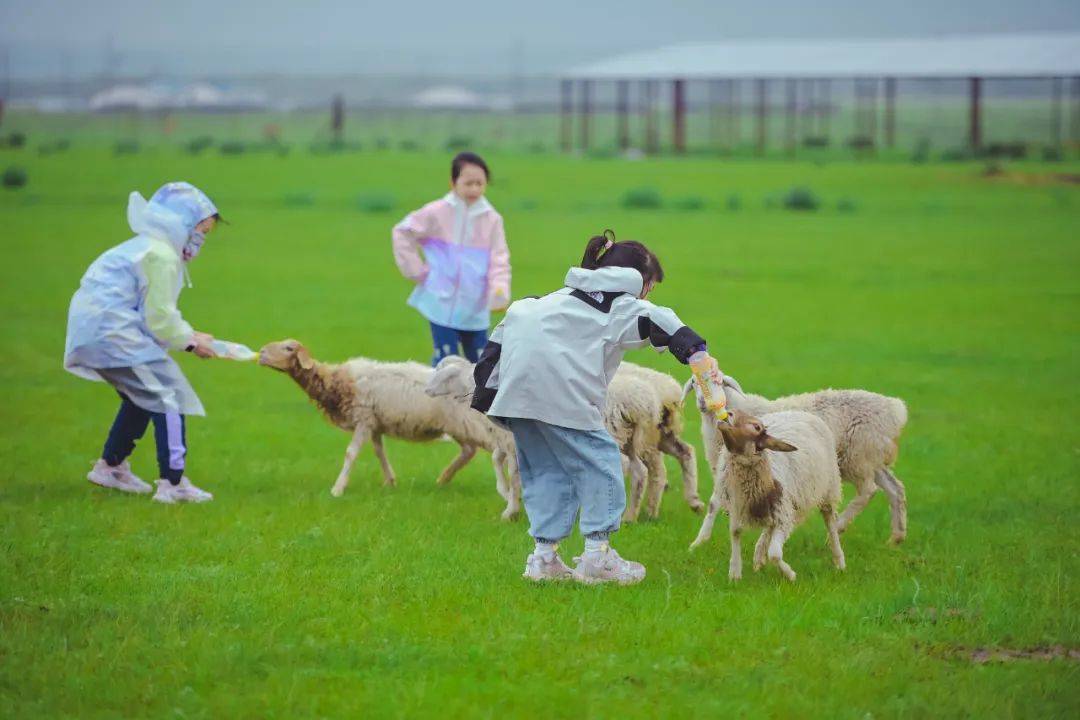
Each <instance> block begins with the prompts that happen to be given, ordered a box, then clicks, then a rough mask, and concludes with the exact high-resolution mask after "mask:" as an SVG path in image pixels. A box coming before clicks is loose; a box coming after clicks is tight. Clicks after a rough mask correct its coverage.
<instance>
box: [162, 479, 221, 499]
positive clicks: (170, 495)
mask: <svg viewBox="0 0 1080 720" xmlns="http://www.w3.org/2000/svg"><path fill="white" fill-rule="evenodd" d="M213 499H214V496H213V495H211V494H210V493H208V492H206V491H205V490H200V489H199V488H197V487H195V486H194V485H192V484H191V481H190V480H188V479H187V476H184V477H182V478H180V482H179V484H177V485H173V484H172V483H171V482H169V481H168V480H158V481H157V492H156V493H154V500H156V501H157V502H159V503H166V504H168V505H172V504H174V503H179V502H193V503H202V502H209V501H211V500H213Z"/></svg>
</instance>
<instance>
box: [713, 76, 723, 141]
mask: <svg viewBox="0 0 1080 720" xmlns="http://www.w3.org/2000/svg"><path fill="white" fill-rule="evenodd" d="M723 85H724V81H723V80H710V81H709V147H710V148H711V149H712V150H719V149H720V147H721V143H720V135H721V133H720V121H721V120H720V110H721V108H722V107H723V102H722V100H721V97H722V96H723Z"/></svg>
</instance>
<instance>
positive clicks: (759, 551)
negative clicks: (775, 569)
mask: <svg viewBox="0 0 1080 720" xmlns="http://www.w3.org/2000/svg"><path fill="white" fill-rule="evenodd" d="M771 536H772V529H771V528H765V529H764V530H762V531H761V535H759V536H758V539H757V544H756V545H754V572H757V571H758V570H760V569H761V568H763V567H765V560H766V555H765V553H766V550H768V548H769V538H770V537H771Z"/></svg>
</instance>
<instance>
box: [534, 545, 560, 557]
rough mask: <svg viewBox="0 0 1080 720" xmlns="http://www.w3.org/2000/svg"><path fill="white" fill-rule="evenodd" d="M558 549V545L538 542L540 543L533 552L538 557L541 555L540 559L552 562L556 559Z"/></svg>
mask: <svg viewBox="0 0 1080 720" xmlns="http://www.w3.org/2000/svg"><path fill="white" fill-rule="evenodd" d="M558 549H559V546H558V545H554V544H552V543H542V542H538V543H536V549H535V550H533V553H534V554H536V555H539V556H540V557H542V558H544V559H545V560H551V559H552V558H554V557H555V551H556V550H558Z"/></svg>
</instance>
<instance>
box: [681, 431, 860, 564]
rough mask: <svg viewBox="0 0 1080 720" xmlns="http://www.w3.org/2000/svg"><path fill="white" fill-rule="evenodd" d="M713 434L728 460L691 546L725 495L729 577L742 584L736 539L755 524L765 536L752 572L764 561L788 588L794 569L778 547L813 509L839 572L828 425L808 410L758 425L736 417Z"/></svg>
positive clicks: (836, 494) (836, 480)
mask: <svg viewBox="0 0 1080 720" xmlns="http://www.w3.org/2000/svg"><path fill="white" fill-rule="evenodd" d="M705 422H706V423H710V424H715V423H716V420H715V418H714V416H713V415H711V414H707V415H706V416H705ZM716 428H717V430H718V433H719V435H720V436H721V437H722V439H723V443H724V445H725V447H726V448H727V451H728V456H727V458H726V461H725V463H724V467H723V469H722V470H721V471H720V474H719V475H717V476H716V477H715V484H714V487H713V496H712V498H711V500H710V502H709V511H708V513H707V514H706V515H705V519H704V521H703V522H702V523H701V530H700V531H699V532H698V535H697V538H696V539H695V540H694V542H693V544H691V545H690V548H691V549H694V548H696V547H698V546H699V545H701V544H702V543H704V542H706V541H707V540H708V539H709V537H710V536H711V535H712V528H713V524H714V523H715V522H716V516H717V514H718V513H719V512H720V509H721V507H722V499H721V495H722V494H724V493H726V496H727V502H728V503H729V508H728V510H729V520H730V530H731V561H730V563H729V565H728V578H729V579H731V580H733V581H735V580H739V579H741V578H742V554H741V545H740V536H741V535H742V530H743V528H745V527H747V526H756V527H761V528H763V530H762V532H761V536H760V537H759V538H758V541H757V544H756V545H755V546H754V571H755V572H756V571H757V570H759V569H760V568H761V567H762V566H763V565H764V564H765V560H766V556H767V557H768V560H769V561H770V562H773V563H775V564H776V566H777V567H778V568H780V572H781V573H783V575H784V577H786V578H787V579H788V580H791V581H792V582H794V580H795V571H794V570H792V569H791V566H790V565H788V564H787V562H785V561H784V542H785V541H786V540H787V539H788V537H790V536H791V533H792V531H794V529H795V528H796V527H798V526H799V524H801V523H802V521H803V520H804V519H805V517H806V515H807V514H808V513H809V512H810V511H811V510H813V509H814V508H817V509H818V510H819V511H820V512H821V515H822V517H823V518H824V519H825V527H826V529H827V533H828V542H829V548H830V549H831V550H832V556H833V563H834V564H835V565H836V567H837V568H838V569H840V570H843V569H844V567H845V561H844V551H843V548H841V547H840V535H839V532H838V528H837V522H838V520H837V516H836V508H837V506H838V505H839V504H840V499H841V491H840V471H839V469H838V467H837V464H836V453H835V450H834V447H835V444H836V441H835V439H834V438H833V434H832V432H831V431H830V430H829V428H828V426H827V425H826V424H825V423H824V422H823V421H822V420H821V419H820V418H819V417H817V416H816V415H812V414H810V413H807V412H800V411H785V412H778V413H769V414H767V415H764V416H762V418H761V419H760V420H759V419H758V418H755V417H752V416H750V415H748V414H746V413H743V412H739V411H735V412H734V413H733V414H732V418H731V425H728V424H726V423H721V424H718V425H716ZM773 433H775V436H774V435H773ZM778 437H783V438H784V439H782V440H781V439H778ZM714 441H715V440H714ZM788 441H791V442H788ZM792 443H795V444H792Z"/></svg>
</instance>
